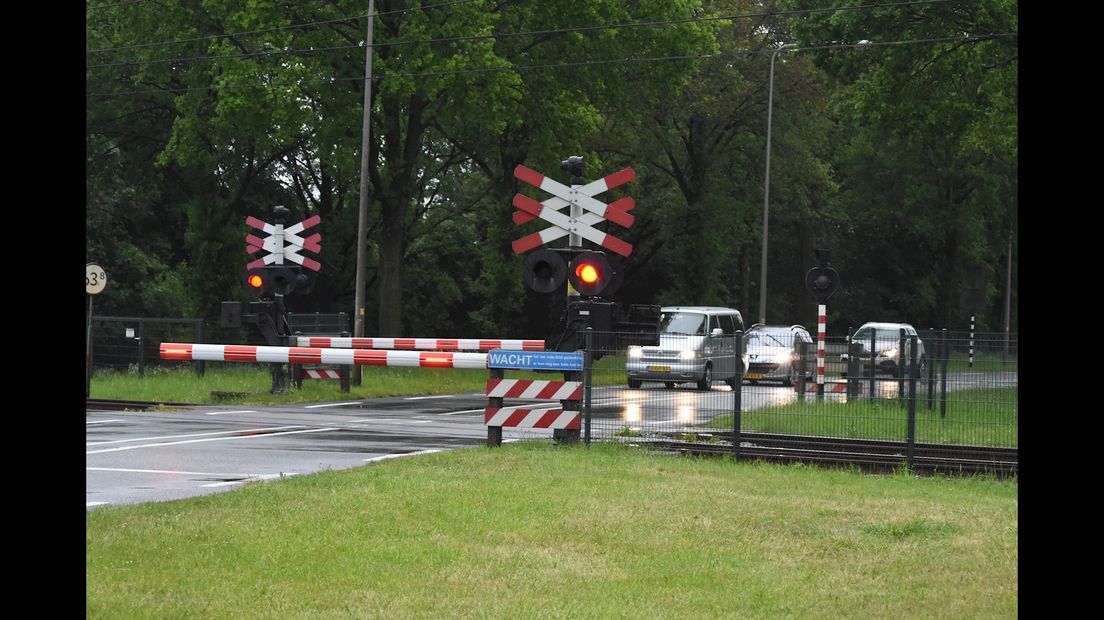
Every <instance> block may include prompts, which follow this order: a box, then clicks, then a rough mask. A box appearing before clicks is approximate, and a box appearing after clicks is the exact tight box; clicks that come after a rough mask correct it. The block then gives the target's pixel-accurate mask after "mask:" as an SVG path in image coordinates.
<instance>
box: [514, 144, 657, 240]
mask: <svg viewBox="0 0 1104 620" xmlns="http://www.w3.org/2000/svg"><path fill="white" fill-rule="evenodd" d="M514 176H515V177H517V178H518V179H520V180H522V181H524V182H526V183H528V184H530V185H532V186H534V187H539V188H540V189H543V190H544V191H546V192H548V193H550V194H552V198H549V199H547V200H545V201H543V202H537V201H536V200H534V199H532V198H530V197H528V196H523V195H522V194H517V195H515V196H514V200H513V204H514V206H515V207H517V208H518V209H520V211H519V212H515V213H514V223H515V224H518V225H521V224H524V223H526V222H529V221H531V220H533V219H536V218H540V219H542V220H544V221H546V222H548V223H550V224H552V225H553V227H552V228H545V229H544V230H542V231H540V232H535V233H533V234H531V235H526V236H524V237H522V238H521V239H518V240H516V241H514V243H513V244H512V247H513V249H514V253H515V254H521V253H522V252H527V251H529V250H532V249H533V248H536V247H540V246H541V245H543V244H545V243H548V242H549V241H553V240H556V239H559V238H560V237H563V236H566V235H569V234H575V235H579V236H580V237H582V238H583V239H586V240H587V241H590V242H592V243H595V244H597V245H600V246H602V247H604V248H606V249H607V250H611V251H613V252H617V253H618V254H620V255H621V256H628V255H629V254H630V253H632V244H630V243H627V242H625V241H622V240H621V239H618V238H617V237H614V236H613V235H610V234H607V233H604V232H602V231H600V230H598V229H597V228H594V225H595V224H598V223H600V222H602V221H603V220H609V221H611V222H613V223H615V224H620V225H621V226H624V227H625V228H628V227H630V226H632V223H633V216H632V215H631V214H630V213H629V211H631V210H632V209H633V207H634V206H636V205H635V203H633V199H632V198H631V197H628V196H626V197H625V198H622V199H620V200H615V201H614V202H612V203H610V204H606V203H604V202H602V201H601V200H598V199H596V198H594V197H593V196H594V195H595V194H601V193H602V192H604V191H606V190H609V189H613V188H615V187H617V186H619V185H624V184H625V183H628V182H629V181H631V180H633V179H635V178H636V173H635V172H633V169H632V168H625V169H624V170H620V171H618V172H614V173H613V174H610V175H607V176H605V177H603V178H601V179H598V180H597V181H592V182H590V183H587V184H586V185H577V186H574V187H571V186H568V185H564V184H563V183H559V182H556V181H553V180H552V179H550V178H548V177H546V176H544V175H543V174H541V173H539V172H537V171H536V170H532V169H530V168H526V167H525V166H522V165H518V167H517V168H514ZM568 205H578V206H579V207H581V208H582V211H583V213H582V214H581V215H579V216H578V217H571V216H570V215H567V214H564V213H560V209H562V208H564V207H565V206H568Z"/></svg>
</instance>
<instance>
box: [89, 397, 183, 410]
mask: <svg viewBox="0 0 1104 620" xmlns="http://www.w3.org/2000/svg"><path fill="white" fill-rule="evenodd" d="M194 406H195V403H169V402H164V401H148V400H111V399H103V398H86V399H85V400H84V410H85V411H90V410H97V411H145V410H147V409H151V408H153V407H194Z"/></svg>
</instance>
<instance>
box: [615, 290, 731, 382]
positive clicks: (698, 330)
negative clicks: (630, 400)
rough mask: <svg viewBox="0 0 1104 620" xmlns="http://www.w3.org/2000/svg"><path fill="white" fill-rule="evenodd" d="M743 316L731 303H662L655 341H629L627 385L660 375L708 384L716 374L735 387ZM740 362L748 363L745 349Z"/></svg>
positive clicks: (664, 378) (661, 378)
mask: <svg viewBox="0 0 1104 620" xmlns="http://www.w3.org/2000/svg"><path fill="white" fill-rule="evenodd" d="M743 329H744V319H743V317H742V316H741V315H740V311H739V310H736V309H734V308H720V307H716V306H666V307H663V308H661V309H660V319H659V345H658V346H631V347H629V350H628V357H627V358H626V360H625V370H626V373H627V374H628V384H629V387H630V388H638V387H640V386H641V384H643V383H644V382H645V381H658V382H660V383H664V384H665V385H666V386H667V387H669V388H673V387H675V386H676V385H678V384H679V383H687V382H690V381H693V382H695V383H697V386H698V389H700V390H708V389H710V387H711V386H712V385H713V381H714V380H715V379H721V380H723V381H725V382H726V383H728V384H729V385H730V386H732V387H733V388H735V387H736V332H738V331H742V330H743ZM743 363H744V368H747V357H746V355H745V357H744V360H743Z"/></svg>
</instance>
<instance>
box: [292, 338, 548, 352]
mask: <svg viewBox="0 0 1104 620" xmlns="http://www.w3.org/2000/svg"><path fill="white" fill-rule="evenodd" d="M296 344H298V345H299V346H301V347H322V348H333V349H417V350H427V351H490V350H492V349H506V350H508V351H543V350H544V341H543V340H501V339H487V338H325V337H312V336H299V337H298V338H297V339H296Z"/></svg>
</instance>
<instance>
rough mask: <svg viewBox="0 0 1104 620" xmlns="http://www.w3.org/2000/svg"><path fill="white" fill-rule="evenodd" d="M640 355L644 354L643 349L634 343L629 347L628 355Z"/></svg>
mask: <svg viewBox="0 0 1104 620" xmlns="http://www.w3.org/2000/svg"><path fill="white" fill-rule="evenodd" d="M641 355H644V349H641V348H640V347H638V346H635V345H634V346H631V347H629V357H640V356H641Z"/></svg>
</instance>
